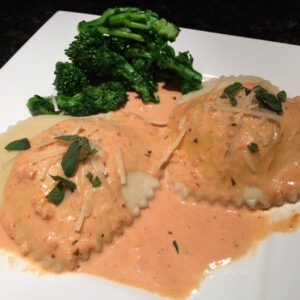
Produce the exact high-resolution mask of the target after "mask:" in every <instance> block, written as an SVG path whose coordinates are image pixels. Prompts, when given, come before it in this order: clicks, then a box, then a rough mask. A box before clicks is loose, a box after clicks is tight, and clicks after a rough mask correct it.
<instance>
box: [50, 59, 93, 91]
mask: <svg viewBox="0 0 300 300" xmlns="http://www.w3.org/2000/svg"><path fill="white" fill-rule="evenodd" d="M54 74H55V80H54V83H53V84H54V86H55V88H56V90H57V93H58V94H62V95H66V96H73V95H75V94H77V93H79V92H80V91H81V90H82V88H83V87H85V86H88V85H89V84H90V80H89V79H88V77H87V74H86V73H85V72H84V71H83V70H82V69H80V68H78V67H77V66H75V65H74V64H73V63H71V62H61V61H59V62H57V63H56V65H55V71H54Z"/></svg>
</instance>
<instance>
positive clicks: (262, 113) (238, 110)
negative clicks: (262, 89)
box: [209, 104, 281, 121]
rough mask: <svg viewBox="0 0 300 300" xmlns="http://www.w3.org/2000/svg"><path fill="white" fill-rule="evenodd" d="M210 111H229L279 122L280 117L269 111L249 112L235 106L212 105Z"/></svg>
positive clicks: (249, 110)
mask: <svg viewBox="0 0 300 300" xmlns="http://www.w3.org/2000/svg"><path fill="white" fill-rule="evenodd" d="M209 108H211V109H215V110H220V111H229V112H236V113H243V114H245V115H250V116H255V117H265V118H267V119H271V120H275V121H280V120H281V116H280V115H277V114H275V113H271V112H269V111H262V110H251V109H247V108H241V107H236V106H223V105H216V104H212V105H210V106H209Z"/></svg>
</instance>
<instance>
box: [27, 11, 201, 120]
mask: <svg viewBox="0 0 300 300" xmlns="http://www.w3.org/2000/svg"><path fill="white" fill-rule="evenodd" d="M77 29H78V33H77V35H76V36H75V37H74V39H73V41H72V42H71V43H70V44H69V46H68V47H67V48H66V49H65V54H66V56H67V59H68V61H66V62H57V63H56V65H55V71H54V74H55V80H54V82H53V84H54V86H55V89H56V91H57V95H56V96H53V97H40V96H34V97H32V98H30V99H29V100H28V103H27V106H28V108H29V110H30V112H31V114H33V115H37V114H55V113H57V111H56V110H55V109H54V106H53V104H54V103H55V104H56V105H57V106H58V111H60V112H61V111H63V112H64V113H65V114H69V115H74V116H85V115H89V114H95V113H99V112H107V111H111V110H116V109H118V108H120V107H122V106H123V105H124V104H125V103H126V102H127V93H126V92H129V91H135V92H137V93H138V94H139V95H140V97H141V99H142V101H144V102H153V103H159V98H158V97H157V94H156V92H157V88H158V83H159V82H165V83H166V84H169V83H171V84H172V86H173V87H174V88H176V89H178V90H180V91H181V92H182V93H188V92H190V91H193V90H196V89H199V88H200V87H201V84H202V75H201V73H199V72H198V71H197V70H195V69H194V68H193V57H192V56H191V54H190V53H189V52H188V51H186V52H179V53H178V54H176V52H175V50H174V48H173V47H172V46H171V45H170V44H169V43H172V42H174V41H175V40H176V38H177V36H178V34H179V33H180V28H179V27H178V26H176V25H175V24H173V23H171V22H169V21H167V20H166V19H163V18H159V16H158V15H157V14H156V13H155V12H153V11H151V10H144V11H143V10H140V9H139V8H136V7H116V8H110V9H107V10H106V11H104V12H103V14H102V16H100V17H99V18H96V19H94V20H92V21H84V20H83V21H81V22H79V23H78V26H77ZM108 82H114V84H116V83H118V86H117V87H116V89H111V88H110V87H111V83H108ZM106 83H108V85H109V86H110V87H108V88H107V87H106V85H105V84H106ZM104 93H107V95H106V96H104ZM99 95H101V96H99ZM122 97H123V98H122ZM100 99H101V100H100ZM103 99H105V100H103Z"/></svg>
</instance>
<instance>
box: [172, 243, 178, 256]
mask: <svg viewBox="0 0 300 300" xmlns="http://www.w3.org/2000/svg"><path fill="white" fill-rule="evenodd" d="M173 246H174V248H175V250H176V252H177V254H179V248H178V244H177V242H176V240H174V241H173Z"/></svg>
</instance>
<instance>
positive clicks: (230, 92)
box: [221, 82, 242, 106]
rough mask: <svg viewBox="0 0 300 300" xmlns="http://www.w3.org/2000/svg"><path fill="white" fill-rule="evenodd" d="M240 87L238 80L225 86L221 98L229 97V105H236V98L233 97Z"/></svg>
mask: <svg viewBox="0 0 300 300" xmlns="http://www.w3.org/2000/svg"><path fill="white" fill-rule="evenodd" d="M241 87H242V84H241V83H240V82H234V83H233V84H231V85H229V86H227V87H226V88H225V89H224V91H223V94H222V95H221V98H229V100H230V103H231V105H232V106H237V100H236V98H235V95H236V93H237V92H238V90H239V89H240V88H241Z"/></svg>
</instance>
